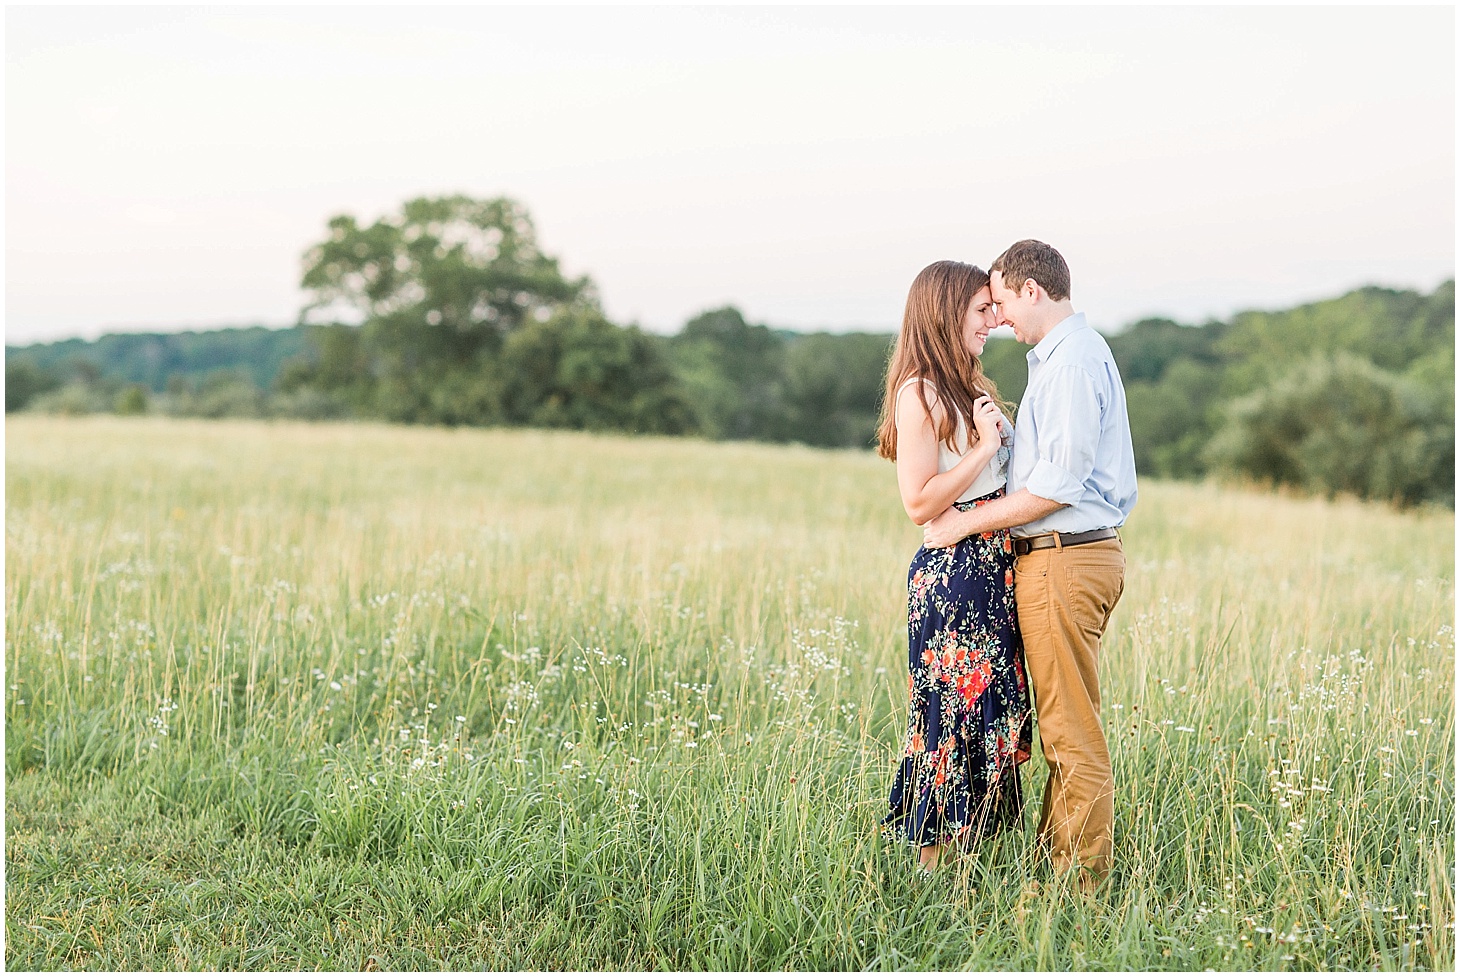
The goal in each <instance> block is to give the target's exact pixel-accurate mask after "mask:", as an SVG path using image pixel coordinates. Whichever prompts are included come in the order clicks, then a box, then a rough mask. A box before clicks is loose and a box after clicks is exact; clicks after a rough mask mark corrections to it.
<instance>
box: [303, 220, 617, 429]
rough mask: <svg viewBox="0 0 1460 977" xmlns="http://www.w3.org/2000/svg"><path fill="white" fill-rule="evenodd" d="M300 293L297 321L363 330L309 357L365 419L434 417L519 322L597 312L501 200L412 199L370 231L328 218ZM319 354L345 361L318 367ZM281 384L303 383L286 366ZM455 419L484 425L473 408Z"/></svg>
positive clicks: (584, 283)
mask: <svg viewBox="0 0 1460 977" xmlns="http://www.w3.org/2000/svg"><path fill="white" fill-rule="evenodd" d="M302 284H303V286H304V288H305V289H306V290H307V291H308V292H310V293H311V300H310V302H309V304H308V305H307V306H306V307H305V310H304V313H303V316H302V317H303V318H356V319H359V320H360V321H361V325H360V331H361V335H360V339H359V342H358V343H354V344H352V343H349V342H345V341H343V340H339V339H335V340H333V341H332V342H330V343H328V344H325V345H322V346H321V347H318V348H317V351H316V356H315V363H316V365H317V368H318V371H319V372H318V379H319V380H320V381H324V380H325V378H327V377H333V378H334V379H335V380H339V379H340V377H339V376H338V374H340V373H342V372H345V373H348V374H349V376H350V378H351V379H350V380H349V385H350V386H351V387H352V388H355V390H356V396H357V397H358V398H360V399H364V400H366V401H368V402H370V403H372V404H373V407H374V411H373V412H375V413H379V414H382V415H384V416H386V417H388V418H391V419H393V420H405V421H430V420H439V419H444V418H442V417H441V414H442V404H441V390H442V388H443V387H455V386H459V385H460V384H459V378H454V377H453V374H456V373H458V372H460V371H462V370H468V371H472V370H479V371H488V372H489V371H490V370H491V365H492V363H493V361H494V360H495V359H496V356H497V354H498V353H499V351H500V350H501V348H502V345H503V343H504V342H505V340H506V337H508V336H509V335H511V334H512V333H513V332H515V331H516V330H518V329H520V328H522V327H523V326H524V325H525V324H528V323H532V322H542V321H545V320H547V319H548V318H550V317H551V316H553V315H554V314H555V313H557V312H558V311H560V310H562V309H565V308H567V307H569V306H572V305H574V304H579V303H582V304H586V305H588V306H595V305H596V300H595V297H594V291H593V286H592V283H591V282H590V281H589V280H588V279H587V278H586V277H584V278H569V277H567V276H565V275H564V274H563V273H562V270H561V269H560V268H559V266H558V262H557V259H555V258H552V257H550V256H548V255H546V254H544V253H543V251H542V249H541V248H540V247H539V246H538V243H537V235H536V232H535V230H534V228H533V224H532V220H531V218H530V217H529V216H528V213H527V210H526V209H525V208H524V207H523V206H522V205H521V204H519V203H517V202H515V201H512V200H509V199H507V198H505V197H497V198H493V199H490V200H477V199H473V198H471V197H466V196H460V195H457V196H448V197H420V198H417V199H414V200H409V201H407V202H406V203H405V204H404V205H403V206H402V207H401V209H400V211H399V212H398V213H395V214H390V215H387V216H385V217H382V218H380V219H379V220H377V221H375V222H374V223H372V224H369V225H362V224H361V223H360V222H359V221H358V220H356V218H355V217H353V216H351V215H348V214H341V215H339V216H337V217H334V218H331V219H330V221H329V235H328V237H327V238H326V239H325V240H323V241H321V242H319V243H318V244H316V245H314V246H313V247H311V248H310V249H309V250H308V252H306V254H305V256H304V276H303V279H302ZM323 338H324V337H323V336H321V339H323ZM328 353H334V354H336V355H338V356H343V357H345V358H346V359H347V360H349V362H348V363H332V362H325V359H326V354H328ZM362 368H363V369H364V370H365V372H366V376H365V377H363V378H362V377H361V376H360V375H359V374H360V370H361V369H362ZM291 382H292V383H294V384H295V385H300V384H305V383H310V382H313V378H311V377H310V376H309V375H308V373H307V372H303V373H301V371H300V370H299V369H298V368H296V369H295V371H294V373H293V375H292V377H291ZM362 383H363V384H364V386H366V387H368V388H369V389H368V391H366V390H361V389H359V388H360V387H361V386H362ZM453 412H456V413H464V414H465V415H469V416H470V417H471V419H473V420H483V419H485V418H482V417H480V416H479V414H480V410H479V409H475V408H468V409H465V410H463V411H454V409H448V410H447V411H446V413H448V414H450V413H453Z"/></svg>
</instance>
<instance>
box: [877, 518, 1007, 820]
mask: <svg viewBox="0 0 1460 977" xmlns="http://www.w3.org/2000/svg"><path fill="white" fill-rule="evenodd" d="M1003 494H1004V493H1003V492H1002V491H999V492H995V493H993V494H992V495H987V496H984V497H983V498H981V499H974V500H973V501H971V502H960V503H956V505H957V507H958V508H959V509H960V510H963V511H967V510H968V509H970V508H973V507H974V506H978V505H983V504H985V503H987V502H989V501H991V500H993V499H996V498H999V497H1000V496H1002V495H1003ZM907 609H908V619H907V636H908V698H909V710H908V712H909V715H908V727H907V736H906V738H905V739H904V741H903V744H904V745H903V757H902V764H901V766H900V767H899V768H898V771H897V776H896V778H895V780H894V781H893V784H892V794H891V797H890V798H889V802H888V807H889V812H888V814H887V816H886V817H885V818H883V821H882V824H883V825H884V827H885V828H886V829H887V830H888V831H889V832H891V831H892V830H894V829H896V828H898V827H901V831H900V832H899V833H900V834H902V835H904V836H905V837H906V839H907V841H908V843H909V844H913V845H918V846H923V845H934V844H944V845H949V844H967V843H971V842H973V841H975V840H977V839H978V838H980V837H985V836H987V835H990V834H993V833H994V832H995V831H998V830H999V829H1000V828H1002V827H1004V826H1006V825H1009V824H1014V823H1017V822H1018V819H1019V812H1020V806H1021V801H1022V798H1021V796H1020V790H1019V768H1018V765H1019V764H1021V763H1023V762H1024V761H1025V760H1028V759H1029V751H1030V715H1031V710H1030V708H1029V691H1028V688H1029V687H1028V683H1027V681H1026V679H1025V675H1024V662H1023V659H1022V655H1021V646H1020V644H1019V635H1018V631H1017V627H1016V620H1017V617H1016V614H1015V611H1014V547H1013V541H1012V539H1011V538H1010V536H1009V532H1008V530H1001V531H999V532H994V533H984V534H983V535H982V536H972V537H969V538H968V539H965V540H962V541H961V542H959V543H958V544H957V545H956V546H949V547H946V548H943V549H933V550H930V549H927V548H926V547H924V548H922V549H920V550H918V552H917V555H916V556H914V557H913V561H912V565H911V566H910V567H908V583H907Z"/></svg>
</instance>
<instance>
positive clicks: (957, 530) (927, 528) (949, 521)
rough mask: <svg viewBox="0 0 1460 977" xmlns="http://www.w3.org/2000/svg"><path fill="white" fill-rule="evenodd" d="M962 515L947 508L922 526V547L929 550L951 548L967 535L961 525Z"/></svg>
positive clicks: (951, 508) (955, 510)
mask: <svg viewBox="0 0 1460 977" xmlns="http://www.w3.org/2000/svg"><path fill="white" fill-rule="evenodd" d="M962 521H963V513H962V512H959V511H958V510H957V509H955V508H953V507H952V506H949V507H948V508H946V509H944V510H943V511H942V512H940V513H939V514H938V515H936V516H934V517H933V518H932V519H930V520H928V522H926V523H924V524H923V545H924V546H926V547H927V548H928V549H930V550H939V549H943V548H944V547H947V546H953V545H955V544H956V543H958V541H959V540H961V539H963V538H964V537H965V536H967V535H968V532H967V531H966V530H965V529H964V528H963V526H962V525H961V523H962Z"/></svg>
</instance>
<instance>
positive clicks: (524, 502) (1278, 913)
mask: <svg viewBox="0 0 1460 977" xmlns="http://www.w3.org/2000/svg"><path fill="white" fill-rule="evenodd" d="M6 426H7V432H6V433H7V448H6V453H7V457H6V490H7V492H6V576H5V584H6V591H5V596H6V734H7V735H6V784H7V792H6V815H7V817H6V855H7V867H6V882H7V889H6V894H7V899H6V924H7V944H6V964H7V965H8V966H9V967H10V968H12V969H52V968H91V969H108V968H126V969H134V968H137V969H164V968H191V969H196V968H253V969H265V968H269V969H294V968H301V969H312V968H326V969H357V968H366V969H375V968H379V969H401V970H410V969H435V968H459V969H465V968H473V967H491V968H529V969H531V968H573V969H618V968H624V969H659V968H666V969H725V970H740V969H761V970H769V969H780V968H800V969H823V968H829V969H849V970H851V969H862V968H879V969H881V968H925V969H926V968H937V969H955V968H975V969H986V968H1025V969H1030V968H1039V969H1079V968H1124V969H1137V968H1141V969H1159V968H1171V969H1183V970H1185V969H1202V968H1205V967H1214V968H1217V969H1223V970H1233V969H1285V968H1293V969H1322V968H1342V969H1363V968H1370V967H1381V968H1396V969H1400V968H1415V969H1448V968H1450V967H1451V966H1453V963H1454V930H1453V918H1454V917H1453V913H1454V900H1453V895H1452V893H1453V888H1454V855H1455V846H1454V840H1453V839H1454V834H1455V819H1454V781H1453V771H1454V750H1453V743H1454V736H1455V726H1454V688H1453V675H1454V671H1453V661H1454V631H1453V624H1454V620H1453V611H1454V574H1453V570H1454V553H1453V538H1454V519H1453V514H1451V513H1449V512H1421V513H1398V512H1394V511H1391V510H1388V509H1385V508H1381V507H1374V506H1366V505H1360V504H1356V503H1350V502H1337V503H1329V502H1323V501H1315V500H1298V499H1290V498H1279V497H1273V496H1265V495H1258V494H1246V493H1240V492H1234V491H1224V490H1220V489H1217V488H1214V487H1210V486H1193V485H1178V484H1161V483H1149V482H1148V483H1146V484H1145V485H1143V488H1142V498H1141V501H1140V504H1139V506H1138V508H1137V510H1136V515H1135V517H1134V518H1133V519H1132V520H1131V523H1130V524H1129V526H1128V527H1127V530H1126V532H1125V534H1124V535H1125V545H1126V552H1127V558H1128V561H1129V569H1128V574H1127V582H1126V591H1125V596H1124V598H1123V600H1122V603H1121V605H1120V606H1119V608H1118V609H1117V612H1116V616H1115V619H1114V621H1113V623H1112V626H1111V630H1110V632H1109V634H1108V635H1107V638H1106V643H1105V648H1104V651H1103V661H1102V663H1101V664H1102V676H1101V678H1102V689H1103V692H1104V699H1105V703H1106V706H1105V710H1104V718H1105V721H1106V723H1107V734H1108V738H1109V740H1110V745H1111V751H1112V755H1113V760H1114V766H1115V775H1116V780H1117V785H1118V795H1117V798H1116V821H1117V838H1116V866H1117V867H1116V871H1115V873H1114V876H1113V878H1112V881H1111V883H1110V885H1109V886H1108V888H1107V889H1106V890H1104V891H1103V892H1102V893H1101V894H1100V895H1099V896H1097V897H1095V898H1093V899H1083V898H1081V897H1080V896H1079V895H1078V893H1073V892H1070V891H1069V890H1068V889H1066V888H1064V887H1063V886H1062V884H1060V883H1059V882H1057V881H1054V880H1052V879H1051V878H1050V877H1049V876H1048V874H1047V873H1046V872H1045V870H1044V867H1043V864H1042V862H1041V858H1040V856H1039V853H1038V851H1037V850H1036V849H1035V848H1034V846H1033V844H1032V839H1031V834H1030V831H1028V830H1026V831H1024V832H1022V833H1018V832H1015V833H1007V834H1005V835H1002V836H1000V837H997V838H995V839H993V840H991V841H990V842H988V843H986V844H985V845H984V846H983V847H982V848H981V849H980V850H978V851H976V852H974V853H972V854H969V855H966V856H964V857H962V858H960V859H959V860H957V861H956V862H955V863H954V864H953V866H952V867H951V868H949V869H946V870H943V871H941V872H940V873H939V874H937V875H935V876H933V877H931V878H923V877H920V876H919V875H918V874H917V873H915V872H914V871H913V863H914V856H913V855H912V853H911V852H910V851H909V850H908V849H906V848H905V847H902V846H900V845H899V844H897V843H896V842H895V841H893V840H891V839H885V838H883V837H881V836H880V835H879V833H878V831H877V822H878V819H879V817H880V816H881V815H882V813H883V807H884V805H885V803H886V794H887V790H888V787H889V786H890V777H891V774H892V770H893V766H894V763H895V761H896V757H897V751H898V750H899V749H900V746H901V743H900V740H901V734H902V730H903V724H904V723H905V721H906V717H905V709H906V671H905V669H906V647H905V640H906V638H905V627H906V622H905V599H906V598H905V591H904V579H905V577H904V574H905V570H906V565H907V561H908V560H909V558H910V557H911V555H912V552H913V551H914V550H915V548H916V545H917V542H918V533H917V531H916V529H915V528H914V527H912V526H911V525H910V524H908V523H907V521H906V519H905V517H904V516H903V514H902V512H901V509H900V506H899V505H898V503H897V500H896V494H895V486H894V480H893V475H892V471H891V467H890V466H888V465H886V463H884V462H880V461H878V460H876V459H875V458H872V457H870V456H869V455H867V454H862V453H853V452H824V451H813V450H808V449H799V448H785V447H764V446H743V445H708V444H701V443H695V442H690V441H682V440H680V441H672V440H650V439H623V438H607V437H591V436H581V435H569V434H548V433H529V432H510V433H504V432H491V431H462V430H439V429H420V428H412V429H401V428H391V427H380V426H366V425H329V426H326V425H320V426H308V425H291V424H254V423H206V422H199V423H190V422H179V421H158V420H121V419H115V418H96V419H85V420H60V419H41V418H32V417H23V418H12V419H9V420H8V421H7V425H6ZM1043 774H1044V767H1043V762H1042V760H1040V759H1035V760H1033V761H1031V762H1030V763H1028V764H1026V765H1025V767H1024V776H1025V782H1026V787H1027V788H1028V792H1027V797H1028V798H1029V799H1030V803H1029V804H1028V805H1027V806H1028V808H1029V817H1030V822H1031V827H1032V819H1033V815H1034V811H1035V808H1036V805H1037V799H1038V797H1039V791H1040V786H1041V784H1042V778H1043Z"/></svg>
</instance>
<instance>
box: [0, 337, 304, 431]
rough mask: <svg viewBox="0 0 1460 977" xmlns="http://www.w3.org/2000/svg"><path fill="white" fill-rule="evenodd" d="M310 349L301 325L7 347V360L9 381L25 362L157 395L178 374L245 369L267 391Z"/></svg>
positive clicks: (189, 375)
mask: <svg viewBox="0 0 1460 977" xmlns="http://www.w3.org/2000/svg"><path fill="white" fill-rule="evenodd" d="M306 346H307V339H306V333H305V329H304V328H302V327H298V326H296V327H291V328H287V329H268V328H265V327H263V326H247V327H243V328H234V329H212V330H208V331H205V332H197V331H188V332H177V333H112V334H108V335H105V336H102V337H100V338H99V339H95V340H85V339H65V340H61V341H59V342H54V343H38V344H35V345H32V346H25V347H15V346H7V347H5V362H6V364H7V367H6V369H7V378H8V370H9V363H10V362H11V361H12V359H16V358H22V359H25V360H29V361H31V362H33V363H34V364H35V365H36V366H38V367H40V368H41V369H42V370H43V371H45V372H46V373H48V374H51V375H54V376H55V377H57V378H60V379H76V380H79V381H81V382H91V381H92V380H94V379H95V378H97V377H105V378H107V379H109V380H114V381H116V382H118V383H120V384H130V383H139V384H142V385H143V386H144V387H146V388H147V389H148V390H149V391H152V392H153V393H161V392H163V391H164V390H166V389H167V383H168V381H169V379H171V378H172V377H175V376H181V377H183V378H185V379H189V380H195V379H199V378H201V377H204V376H206V375H207V374H209V373H215V372H217V371H219V370H240V371H242V372H244V373H246V374H247V375H248V377H249V379H250V380H252V382H253V383H254V384H255V385H256V386H258V387H261V388H264V389H267V388H268V387H269V386H270V385H271V384H272V383H273V382H274V378H275V377H276V376H277V375H278V374H279V370H280V368H281V367H282V365H283V364H284V363H285V362H286V361H287V360H289V359H290V358H291V357H295V356H298V355H300V354H301V353H303V352H304V350H305V348H306ZM8 387H9V384H8V382H7V389H8ZM9 409H11V410H14V409H15V408H9Z"/></svg>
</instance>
